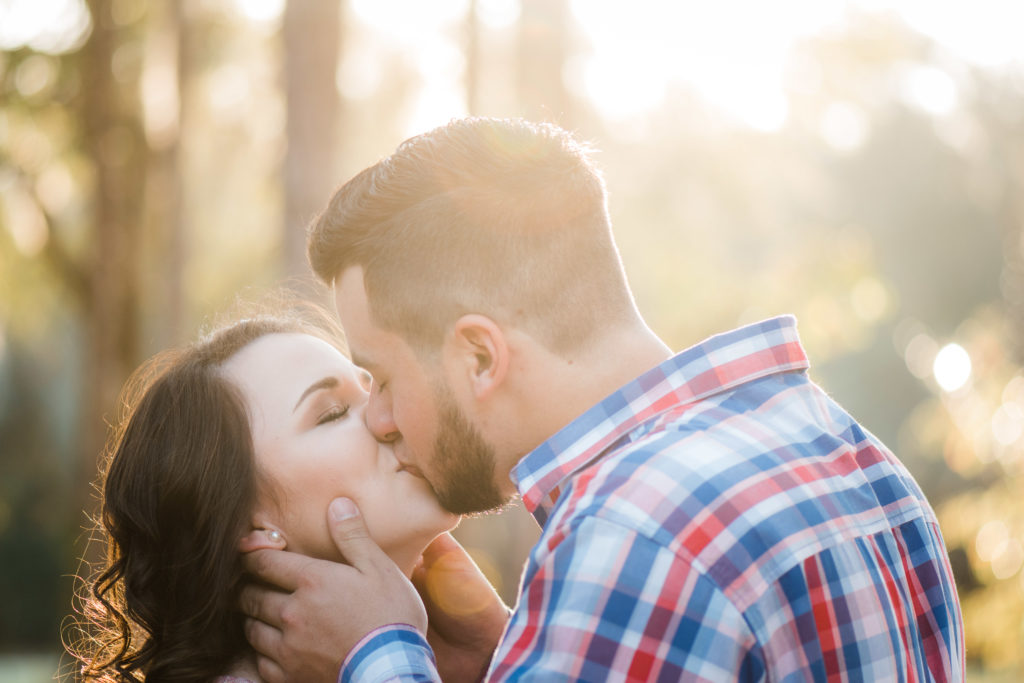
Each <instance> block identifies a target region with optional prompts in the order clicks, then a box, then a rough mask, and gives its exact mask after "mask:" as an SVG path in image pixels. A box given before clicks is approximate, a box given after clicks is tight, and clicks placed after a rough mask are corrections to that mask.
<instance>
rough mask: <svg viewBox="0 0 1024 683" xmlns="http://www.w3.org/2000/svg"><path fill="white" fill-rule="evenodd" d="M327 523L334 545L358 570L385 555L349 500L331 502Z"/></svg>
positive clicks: (342, 499)
mask: <svg viewBox="0 0 1024 683" xmlns="http://www.w3.org/2000/svg"><path fill="white" fill-rule="evenodd" d="M327 523H328V526H329V527H330V529H331V538H332V539H334V545H335V546H337V548H338V550H340V551H341V554H342V555H343V556H344V557H345V560H346V561H347V562H348V563H349V564H350V565H352V566H353V567H355V568H356V569H361V568H364V567H367V566H370V565H372V564H374V563H376V562H377V561H378V560H379V559H380V557H381V556H383V555H384V551H383V550H381V549H380V548H379V547H378V546H377V544H376V543H374V542H373V540H372V539H371V538H370V533H369V532H368V531H367V530H366V523H365V522H364V521H363V516H362V515H361V514H360V513H359V508H357V507H356V504H355V503H353V502H352V501H351V500H349V499H348V498H335V499H334V500H332V501H331V504H330V506H329V507H328V508H327Z"/></svg>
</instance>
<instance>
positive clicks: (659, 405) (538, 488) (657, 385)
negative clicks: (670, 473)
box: [511, 315, 808, 525]
mask: <svg viewBox="0 0 1024 683" xmlns="http://www.w3.org/2000/svg"><path fill="white" fill-rule="evenodd" d="M807 368H808V362H807V356H806V354H805V353H804V350H803V347H801V345H800V339H799V337H798V336H797V331H796V318H794V317H793V316H789V315H785V316H779V317H777V318H770V319H768V320H764V321H762V322H759V323H754V324H752V325H747V326H745V327H741V328H738V329H735V330H732V331H730V332H725V333H722V334H718V335H715V336H713V337H709V338H708V339H706V340H704V341H703V342H701V343H699V344H697V345H696V346H692V347H690V348H688V349H686V350H685V351H682V352H680V353H678V354H676V355H675V356H673V357H672V358H669V359H668V360H666V361H665V362H664V363H661V364H660V365H658V366H657V367H655V368H652V369H651V370H648V371H647V372H645V373H644V374H642V375H640V376H639V377H637V378H636V379H634V380H632V381H631V382H629V383H627V384H626V385H624V386H623V387H621V388H620V389H619V390H618V391H616V392H614V393H613V394H611V395H609V396H608V397H607V398H605V399H604V400H603V401H601V402H600V403H598V404H597V405H595V406H593V407H592V408H590V409H589V410H587V411H586V412H585V413H583V414H582V415H580V416H579V417H578V418H576V419H575V420H573V421H572V422H570V423H569V424H568V425H566V426H565V427H564V428H563V429H561V430H559V431H558V432H557V433H556V434H555V435H554V436H552V437H551V438H550V439H548V440H547V441H545V442H544V443H542V444H541V445H540V446H538V447H537V448H536V449H534V450H533V451H531V452H530V453H529V454H527V455H526V456H525V457H524V458H523V459H522V460H520V461H519V463H518V464H517V465H516V466H515V467H514V468H513V469H512V473H511V477H512V481H513V482H514V483H515V485H516V487H517V488H518V489H519V493H520V495H521V496H522V498H523V503H524V504H525V505H526V508H527V509H528V510H529V511H530V512H531V513H533V515H534V517H536V518H537V521H538V522H539V523H540V524H541V525H543V524H544V522H545V521H546V520H547V517H548V514H550V512H551V509H552V508H553V507H554V504H555V502H556V501H557V500H558V497H559V495H560V494H561V487H562V484H563V482H564V481H565V480H566V478H567V477H569V475H571V474H572V473H574V472H576V471H577V470H579V469H580V468H581V467H583V466H584V465H586V464H587V463H589V462H590V461H592V460H593V459H594V458H596V457H597V456H599V455H601V454H602V453H603V452H605V451H606V450H608V448H609V447H611V446H612V445H614V444H615V443H616V442H618V441H619V440H620V439H622V438H623V437H625V436H627V435H628V433H629V432H630V431H631V430H633V429H634V428H636V427H637V426H638V425H640V424H642V423H644V422H646V421H648V420H650V419H651V418H652V417H655V416H657V415H659V414H661V413H663V412H665V411H667V410H670V409H671V408H675V407H678V406H680V405H686V404H690V403H694V402H696V401H699V400H701V399H704V398H707V397H709V396H713V395H715V394H718V393H721V392H723V391H728V390H730V389H733V388H735V387H737V386H739V385H741V384H744V383H746V382H750V381H752V380H755V379H758V378H761V377H765V376H767V375H773V374H777V373H781V372H791V371H802V370H806V369H807Z"/></svg>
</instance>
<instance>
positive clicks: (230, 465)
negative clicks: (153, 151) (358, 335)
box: [76, 315, 458, 682]
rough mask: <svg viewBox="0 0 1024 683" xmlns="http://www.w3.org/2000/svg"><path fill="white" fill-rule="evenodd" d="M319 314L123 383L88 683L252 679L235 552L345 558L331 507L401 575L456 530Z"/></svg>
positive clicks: (207, 341)
mask: <svg viewBox="0 0 1024 683" xmlns="http://www.w3.org/2000/svg"><path fill="white" fill-rule="evenodd" d="M320 318H321V320H320V321H319V323H318V324H313V323H311V322H309V321H308V317H307V318H304V317H300V316H297V315H285V316H276V317H274V316H259V317H255V318H250V319H246V320H242V321H240V322H237V323H234V324H232V325H228V326H225V327H222V328H221V329H219V330H217V331H216V332H214V333H213V334H211V335H209V336H207V337H205V338H203V339H202V340H200V341H199V342H197V343H195V344H193V345H191V346H189V347H187V348H185V349H183V350H180V351H175V352H169V353H165V354H161V355H159V356H157V357H156V358H155V359H153V360H152V361H150V362H149V363H147V364H146V365H145V366H143V368H140V370H139V371H138V372H137V373H136V375H135V377H134V378H133V380H132V381H131V382H129V385H128V389H127V401H126V406H127V412H126V417H125V418H124V419H123V420H122V426H121V428H120V429H119V430H118V431H117V432H116V433H115V435H114V438H113V440H112V448H111V449H110V453H111V455H110V457H109V461H108V464H107V468H106V474H105V477H104V480H103V485H102V492H103V507H102V517H101V520H100V524H101V528H100V532H101V535H103V536H105V538H106V541H107V547H108V553H107V554H108V557H107V561H106V564H105V565H104V566H103V567H102V569H101V571H100V572H99V574H98V575H97V578H96V579H95V580H94V581H93V582H92V585H91V592H92V595H91V597H90V599H89V600H88V601H87V605H86V611H87V615H88V616H89V617H90V620H91V621H92V623H93V624H94V626H95V628H98V630H99V632H98V633H96V634H94V635H93V637H92V638H91V639H90V643H89V645H90V647H89V648H88V652H78V653H76V656H78V657H79V658H80V659H81V660H82V662H83V668H82V675H83V677H84V678H85V679H86V680H99V681H141V680H145V681H149V682H155V681H197V682H205V681H215V680H218V679H219V680H222V681H228V680H238V679H241V680H251V681H259V676H258V674H257V673H256V669H255V666H254V663H253V660H252V657H251V653H250V651H249V648H248V645H247V643H246V641H245V638H244V635H243V633H242V617H241V616H240V615H239V614H238V612H237V611H236V608H235V602H236V599H237V594H238V590H239V588H240V586H241V584H242V582H243V580H244V579H243V572H242V567H241V563H240V556H239V553H238V548H240V547H244V548H247V549H251V548H253V547H257V546H258V545H263V544H265V543H267V541H266V540H254V539H270V541H269V542H270V543H271V544H272V545H274V546H275V547H279V548H288V549H290V550H294V551H298V552H301V553H305V554H308V555H311V556H315V557H320V558H325V559H331V560H336V561H338V560H340V559H341V558H340V555H339V553H338V551H337V549H336V548H335V547H334V544H333V543H332V541H331V538H330V535H329V532H328V528H327V516H326V511H327V506H328V504H329V503H330V501H331V500H332V499H334V498H336V497H338V496H346V497H348V498H351V499H353V500H354V501H355V502H356V504H357V505H358V506H359V508H360V510H361V512H362V514H363V516H364V519H365V521H366V523H367V526H368V528H369V531H370V535H371V536H372V537H373V538H374V540H375V541H376V542H377V544H378V545H380V546H381V548H382V549H383V550H384V551H385V552H386V553H388V555H389V556H390V557H391V559H393V560H394V561H395V563H396V564H397V565H398V566H399V567H400V568H402V569H403V570H404V571H405V572H406V574H407V575H408V574H409V573H411V571H412V569H413V566H414V565H415V563H416V562H417V560H418V558H419V556H420V554H421V553H422V551H423V549H424V548H425V547H426V546H427V544H429V542H430V541H431V540H432V539H433V538H435V537H436V536H438V535H439V534H441V533H442V532H444V531H446V530H448V529H451V528H452V527H453V526H455V524H456V523H457V521H458V519H457V517H455V516H453V515H451V514H450V513H447V512H445V511H444V510H443V509H442V508H441V507H440V506H439V505H438V503H437V501H436V499H435V498H434V495H433V492H432V490H431V489H430V487H429V485H428V484H427V482H426V481H425V480H424V479H422V478H421V477H419V476H417V475H416V474H415V473H414V472H410V471H408V470H405V469H404V468H402V467H401V466H400V464H399V462H398V461H397V460H396V459H395V457H394V454H393V453H392V451H391V449H390V447H389V446H388V445H387V444H382V443H378V442H377V441H376V440H375V439H374V438H373V436H372V435H371V434H370V432H369V431H368V430H367V428H366V426H365V424H364V422H363V411H364V410H365V407H366V402H367V397H368V393H367V390H368V381H367V379H366V375H365V373H362V372H361V371H360V370H359V369H358V368H356V367H355V366H354V365H352V363H351V361H350V360H349V359H348V358H347V355H346V352H345V351H344V345H343V342H342V341H341V336H340V332H339V331H337V330H336V329H334V330H332V329H330V325H329V324H328V323H327V322H326V320H327V317H326V316H325V315H321V316H320ZM253 532H256V533H253ZM221 677H223V678H221ZM236 677H237V678H236Z"/></svg>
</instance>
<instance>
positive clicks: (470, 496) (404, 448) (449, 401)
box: [334, 266, 508, 514]
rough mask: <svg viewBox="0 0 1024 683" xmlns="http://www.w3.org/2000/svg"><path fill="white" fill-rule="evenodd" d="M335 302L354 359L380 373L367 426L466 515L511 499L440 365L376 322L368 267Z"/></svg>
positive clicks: (339, 284)
mask: <svg viewBox="0 0 1024 683" xmlns="http://www.w3.org/2000/svg"><path fill="white" fill-rule="evenodd" d="M334 300H335V305H336V306H337V309H338V316H339V317H340V319H341V324H342V326H343V327H344V328H345V334H346V336H347V338H348V343H349V348H350V349H351V351H352V360H353V362H354V363H355V364H356V365H358V366H360V367H362V368H364V369H366V370H367V371H369V372H370V374H371V375H372V376H373V386H372V387H371V389H370V399H369V404H368V406H367V410H366V424H367V426H368V427H369V428H370V431H371V432H372V433H373V434H374V436H375V437H376V438H377V439H379V440H381V441H386V442H389V443H391V444H392V446H393V448H394V452H395V455H396V457H397V458H398V460H399V461H400V462H402V463H403V464H405V465H406V466H407V467H409V469H410V470H411V471H414V472H416V473H419V474H421V475H422V476H423V477H425V478H426V480H427V481H428V482H429V483H430V485H431V486H432V487H433V489H434V491H435V493H436V494H437V498H438V500H439V501H440V503H441V505H442V506H443V507H444V508H445V509H446V510H448V511H450V512H454V513H457V514H466V513H471V512H483V511H486V510H492V509H495V508H498V507H501V505H503V504H504V503H506V502H507V500H508V498H507V496H504V495H503V494H502V493H501V490H500V489H499V487H498V486H497V485H496V482H495V473H494V463H495V452H494V448H493V447H492V446H491V445H490V444H488V443H487V442H486V440H485V439H484V438H483V435H482V434H481V433H480V432H479V430H478V429H477V428H476V426H475V425H473V424H472V422H471V421H470V420H469V419H468V417H467V416H466V414H465V413H464V412H463V411H462V409H461V408H460V407H459V405H458V403H457V402H456V400H455V398H454V397H453V395H452V392H451V391H450V390H449V389H448V387H447V384H446V383H445V381H444V378H443V376H442V372H441V368H440V363H439V362H438V363H436V364H431V365H430V366H424V365H423V364H422V363H421V362H420V358H419V357H418V356H417V355H416V353H415V351H413V349H412V348H411V347H410V346H409V344H407V343H406V342H405V340H404V339H403V338H402V337H400V336H399V335H397V334H395V333H394V332H390V331H388V330H384V329H381V328H380V327H378V326H377V325H376V324H375V323H374V321H373V319H372V318H371V315H370V308H369V302H368V301H367V298H366V288H365V286H364V284H363V269H362V268H361V267H359V266H353V267H351V268H349V269H347V270H346V271H345V272H343V273H342V275H341V277H339V278H338V279H337V281H336V282H335V285H334Z"/></svg>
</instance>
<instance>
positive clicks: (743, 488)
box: [342, 317, 964, 682]
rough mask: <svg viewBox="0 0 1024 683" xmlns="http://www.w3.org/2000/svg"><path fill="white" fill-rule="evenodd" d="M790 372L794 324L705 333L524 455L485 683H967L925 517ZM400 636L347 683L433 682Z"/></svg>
mask: <svg viewBox="0 0 1024 683" xmlns="http://www.w3.org/2000/svg"><path fill="white" fill-rule="evenodd" d="M807 368H808V363H807V359H806V356H805V354H804V352H803V349H802V348H801V346H800V343H799V340H798V338H797V334H796V321H795V320H794V319H793V318H791V317H780V318H774V319H771V320H766V321H764V322H761V323H757V324H754V325H750V326H747V327H744V328H741V329H738V330H734V331H732V332H728V333H726V334H722V335H718V336H715V337H712V338H710V339H708V340H706V341H705V342H703V343H701V344H699V345H698V346H695V347H692V348H690V349H688V350H686V351H683V352H682V353H680V354H678V355H676V356H675V357H673V358H671V359H670V360H668V361H666V362H665V363H663V364H662V365H660V366H658V367H657V368H654V369H653V370H651V371H649V372H647V373H645V374H643V375H641V376H640V377H638V378H637V379H636V380H634V381H632V382H630V383H629V384H627V385H626V386H624V387H622V388H621V389H620V390H619V391H617V392H616V393H614V394H612V395H611V396H609V397H608V398H606V399H605V400H603V401H602V402H601V403H599V404H598V405H596V406H594V407H593V408H591V409H590V410H589V411H587V412H586V413H584V414H583V415H582V416H580V417H579V418H578V419H576V420H575V421H573V422H572V423H571V424H569V425H568V426H567V427H566V428H565V429H563V430H562V431H560V432H559V433H558V434H556V435H555V436H553V437H552V438H551V439H549V440H548V441H547V442H545V443H544V444H543V445H541V446H540V447H539V448H538V449H536V450H535V451H533V452H532V453H530V454H529V455H528V456H527V457H526V458H524V459H523V460H522V461H521V462H520V463H519V465H518V466H517V467H516V468H515V470H514V471H513V479H514V480H515V481H516V483H517V485H518V487H519V490H520V492H521V494H522V496H523V500H524V501H525V503H526V505H527V507H528V508H529V509H530V510H531V511H532V512H533V514H534V516H535V517H536V518H537V520H538V521H539V522H540V524H541V525H542V526H543V533H542V536H541V538H540V540H539V541H538V543H537V545H536V546H535V547H534V549H533V552H532V553H531V556H530V560H529V564H528V566H527V569H526V572H525V573H524V575H523V583H522V588H521V592H520V599H519V603H518V605H517V607H516V610H515V612H514V614H513V615H512V619H511V621H510V623H509V625H508V628H507V630H506V633H505V636H504V638H503V639H502V642H501V644H500V645H499V647H498V650H497V652H496V653H495V656H494V659H493V660H492V663H491V668H490V671H489V672H488V675H487V680H494V681H499V680H500V681H504V680H537V681H560V680H582V681H611V680H615V681H620V680H621V681H683V680H685V681H731V680H743V681H809V680H813V681H852V680H867V681H883V680H884V681H908V682H917V681H958V680H963V678H964V643H963V621H962V617H961V613H960V606H959V602H958V599H957V594H956V588H955V586H954V583H953V575H952V572H951V570H950V566H949V563H948V559H947V555H946V549H945V546H944V543H943V541H942V537H941V535H940V533H939V527H938V523H937V521H936V519H935V515H934V513H933V512H932V510H931V508H930V506H929V505H928V503H927V501H926V500H925V498H924V495H923V494H922V493H921V490H920V489H919V487H918V486H917V484H916V483H915V482H914V480H913V478H912V477H911V476H910V474H909V472H908V471H907V470H906V469H905V468H904V467H903V465H902V464H901V463H900V462H899V461H898V460H897V459H896V458H895V457H894V456H893V455H892V454H891V453H890V452H889V451H888V450H887V449H886V448H885V446H883V445H882V444H881V442H879V441H878V440H877V439H876V438H875V437H874V436H872V435H871V434H870V433H868V432H867V431H866V430H864V429H863V428H862V427H861V426H860V425H858V424H857V422H856V421H855V420H854V419H853V418H852V417H850V416H849V415H848V414H847V413H846V412H845V411H843V410H842V409H841V408H840V407H839V406H838V405H836V403H835V402H833V401H832V400H831V399H830V398H829V397H828V396H827V395H826V394H825V393H824V392H823V391H822V390H821V389H820V388H819V387H817V386H816V385H815V384H814V383H812V382H811V381H810V380H809V379H808V377H807V374H806V370H807ZM378 640H379V637H378ZM407 640H408V638H404V639H397V638H394V639H392V640H390V641H388V642H380V643H378V645H374V642H373V640H371V641H370V642H366V641H364V644H363V645H361V646H360V647H359V648H357V651H355V652H354V653H352V654H350V656H349V658H348V659H347V660H346V663H345V665H344V666H343V668H342V678H343V679H345V676H346V675H353V676H355V677H353V678H351V679H345V680H364V679H363V678H362V677H361V676H356V675H355V674H357V673H358V672H356V671H354V670H352V667H351V666H350V664H351V663H352V662H353V661H354V660H355V659H358V660H359V661H361V662H364V663H369V662H372V663H373V668H374V670H375V671H377V672H379V674H380V676H379V677H373V678H371V679H366V680H374V681H384V680H402V681H408V680H435V679H434V678H432V676H436V673H434V674H431V673H430V672H431V670H432V669H433V663H432V662H431V661H430V658H429V657H428V656H427V655H428V654H429V649H428V648H427V647H426V643H425V641H422V639H420V641H419V642H417V643H416V644H415V645H413V644H412V643H407V642H406V641H407ZM413 640H415V638H413ZM424 653H427V654H424ZM420 660H422V665H423V666H422V667H420V666H419V664H417V662H419V661H420ZM366 670H367V671H368V670H369V664H367V669H366Z"/></svg>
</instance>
